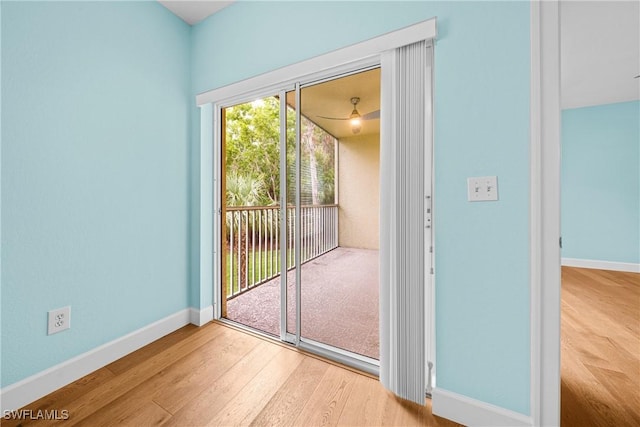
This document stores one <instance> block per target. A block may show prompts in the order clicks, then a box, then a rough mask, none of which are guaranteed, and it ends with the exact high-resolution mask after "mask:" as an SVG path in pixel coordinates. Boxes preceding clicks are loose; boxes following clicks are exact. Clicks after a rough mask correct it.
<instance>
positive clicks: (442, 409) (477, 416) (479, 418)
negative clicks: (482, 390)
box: [431, 388, 533, 427]
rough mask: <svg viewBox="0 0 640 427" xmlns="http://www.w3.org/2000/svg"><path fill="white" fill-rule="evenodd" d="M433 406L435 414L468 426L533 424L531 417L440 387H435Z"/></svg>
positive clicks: (432, 398) (432, 399) (492, 426)
mask: <svg viewBox="0 0 640 427" xmlns="http://www.w3.org/2000/svg"><path fill="white" fill-rule="evenodd" d="M431 405H432V406H431V407H432V412H433V414H434V415H437V416H439V417H443V418H447V419H449V420H452V421H455V422H457V423H460V424H464V425H466V426H474V427H475V426H491V427H498V426H509V427H522V426H528V427H530V426H532V425H533V420H532V419H531V417H529V416H526V415H522V414H520V413H518V412H513V411H510V410H508V409H504V408H500V407H499V406H495V405H492V404H490V403H485V402H481V401H479V400H475V399H471V398H470V397H466V396H463V395H461V394H457V393H453V392H451V391H447V390H442V389H440V388H435V389H433V393H432V395H431Z"/></svg>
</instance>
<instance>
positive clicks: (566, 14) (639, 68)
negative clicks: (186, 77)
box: [158, 0, 640, 108]
mask: <svg viewBox="0 0 640 427" xmlns="http://www.w3.org/2000/svg"><path fill="white" fill-rule="evenodd" d="M158 1H160V3H162V4H163V5H164V6H165V7H167V8H168V9H169V10H171V11H172V12H173V13H175V14H176V15H177V16H179V17H180V18H182V19H183V20H184V21H185V22H187V23H188V24H190V25H193V24H196V23H198V22H200V21H202V20H203V19H205V18H207V17H209V16H210V15H212V14H214V13H216V12H218V11H220V10H221V9H223V8H224V7H226V6H228V5H230V4H231V3H233V1H234V0H232V1H218V0H200V1H193V0H158ZM328 7H330V6H328ZM560 17H561V24H560V25H561V30H560V35H561V68H562V69H561V73H562V77H561V80H562V81H561V91H562V108H576V107H584V106H589V105H599V104H610V103H614V102H624V101H631V100H637V99H640V78H637V79H634V77H635V76H637V75H638V74H640V1H638V0H626V1H613V0H600V1H584V0H562V1H561V3H560ZM347 107H348V104H347Z"/></svg>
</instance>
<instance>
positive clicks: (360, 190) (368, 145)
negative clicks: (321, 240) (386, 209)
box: [338, 134, 380, 249]
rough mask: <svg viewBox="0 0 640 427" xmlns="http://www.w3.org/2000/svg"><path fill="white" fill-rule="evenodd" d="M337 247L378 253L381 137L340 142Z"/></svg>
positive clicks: (374, 136) (367, 136) (345, 139)
mask: <svg viewBox="0 0 640 427" xmlns="http://www.w3.org/2000/svg"><path fill="white" fill-rule="evenodd" d="M338 146H339V151H338V153H339V157H338V159H339V164H338V182H339V188H338V204H339V210H338V218H339V224H340V226H339V233H338V245H339V246H343V247H352V248H363V249H379V242H380V233H379V227H378V224H379V212H380V207H379V206H380V134H374V135H358V136H354V137H350V138H343V139H340V142H339V145H338Z"/></svg>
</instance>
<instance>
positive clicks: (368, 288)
mask: <svg viewBox="0 0 640 427" xmlns="http://www.w3.org/2000/svg"><path fill="white" fill-rule="evenodd" d="M301 275H302V304H301V307H302V334H301V335H302V337H304V338H309V339H312V340H314V341H319V342H322V343H325V344H329V345H332V346H335V347H338V348H342V349H345V350H349V351H352V352H354V353H358V354H362V355H365V356H368V357H372V358H374V359H378V358H379V337H378V251H376V250H370V249H354V248H343V247H339V248H336V249H334V250H332V251H331V252H328V253H326V254H325V255H322V256H321V257H318V258H316V259H314V260H312V261H309V262H308V263H306V264H304V265H303V266H302V272H301ZM287 285H288V286H287V289H288V291H287V297H288V298H287V299H288V304H287V325H289V326H288V329H289V332H292V333H295V272H294V271H290V272H289V274H288V281H287ZM227 318H228V319H230V320H233V321H235V322H238V323H241V324H243V325H246V326H250V327H252V328H255V329H258V330H261V331H263V332H267V333H269V334H272V335H275V336H280V277H277V278H275V279H273V280H271V281H269V282H267V283H265V284H263V285H260V286H258V287H257V288H255V289H253V290H251V291H249V292H246V293H244V294H242V295H240V296H237V297H235V298H233V299H231V300H229V301H228V302H227Z"/></svg>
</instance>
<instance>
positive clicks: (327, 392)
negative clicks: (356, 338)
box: [294, 366, 359, 426]
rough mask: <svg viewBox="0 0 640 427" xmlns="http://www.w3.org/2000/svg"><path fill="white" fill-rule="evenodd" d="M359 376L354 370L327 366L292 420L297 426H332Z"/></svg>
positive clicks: (336, 421) (335, 422)
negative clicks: (316, 385) (304, 403)
mask: <svg viewBox="0 0 640 427" xmlns="http://www.w3.org/2000/svg"><path fill="white" fill-rule="evenodd" d="M358 377H359V375H358V374H356V373H354V372H350V371H347V370H345V369H342V368H339V367H337V366H329V368H328V369H327V371H326V372H325V374H324V376H323V377H322V379H321V381H320V384H318V387H317V388H316V389H315V390H314V392H313V394H312V395H311V396H309V401H308V402H307V404H306V405H305V407H304V408H303V409H302V411H301V412H300V414H299V415H298V416H297V418H296V419H295V420H294V425H298V426H334V425H337V424H338V420H339V419H340V415H341V414H342V410H343V409H344V405H345V404H346V402H347V400H348V398H349V395H350V394H351V390H352V389H353V385H354V383H355V381H356V379H357V378H358Z"/></svg>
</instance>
